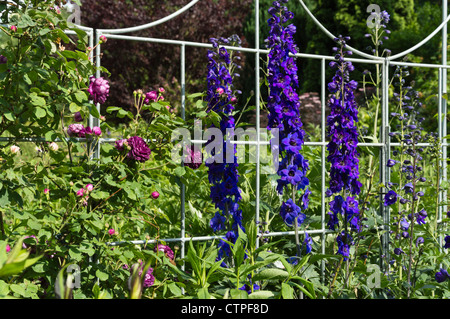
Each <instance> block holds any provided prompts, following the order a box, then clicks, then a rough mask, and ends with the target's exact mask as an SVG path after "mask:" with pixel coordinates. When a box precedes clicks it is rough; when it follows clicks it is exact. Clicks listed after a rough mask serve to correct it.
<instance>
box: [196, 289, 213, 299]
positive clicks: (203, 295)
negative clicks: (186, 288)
mask: <svg viewBox="0 0 450 319" xmlns="http://www.w3.org/2000/svg"><path fill="white" fill-rule="evenodd" d="M197 298H198V299H211V295H210V294H209V292H208V289H207V288H200V289H199V290H198V292H197Z"/></svg>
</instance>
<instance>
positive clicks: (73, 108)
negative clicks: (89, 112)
mask: <svg viewBox="0 0 450 319" xmlns="http://www.w3.org/2000/svg"><path fill="white" fill-rule="evenodd" d="M69 110H70V112H72V113H76V112H79V111H80V110H81V106H79V105H78V104H76V103H74V102H72V103H70V105H69Z"/></svg>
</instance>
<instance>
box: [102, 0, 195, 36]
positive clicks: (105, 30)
mask: <svg viewBox="0 0 450 319" xmlns="http://www.w3.org/2000/svg"><path fill="white" fill-rule="evenodd" d="M198 1H200V0H193V1H191V2H189V3H188V4H187V5H185V6H184V7H183V8H181V9H179V10H177V11H175V12H174V13H172V14H170V15H168V16H166V17H164V18H162V19H159V20H156V21H153V22H150V23H147V24H143V25H140V26H136V27H130V28H123V29H98V30H97V31H98V34H101V33H102V32H105V33H109V34H120V33H129V32H134V31H140V30H144V29H148V28H151V27H154V26H156V25H158V24H161V23H164V22H166V21H169V20H171V19H173V18H175V17H176V16H178V15H179V14H181V13H183V12H185V11H186V10H188V9H189V8H190V7H192V6H193V5H194V4H196V3H197V2H198Z"/></svg>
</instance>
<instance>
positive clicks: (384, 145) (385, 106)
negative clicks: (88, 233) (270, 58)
mask: <svg viewBox="0 0 450 319" xmlns="http://www.w3.org/2000/svg"><path fill="white" fill-rule="evenodd" d="M199 1H200V0H193V1H190V2H189V3H188V4H186V5H185V6H184V7H182V8H181V9H179V10H177V11H176V12H174V13H172V14H170V15H168V16H166V17H164V18H162V19H159V20H157V21H154V22H151V23H148V24H144V25H141V26H135V27H130V28H123V29H97V30H95V34H94V30H93V29H92V28H87V27H82V26H78V27H79V28H80V29H83V30H84V31H86V32H87V35H88V37H89V45H90V46H91V47H94V38H95V44H97V47H96V61H95V63H96V66H97V67H100V66H101V58H100V57H101V45H100V44H99V39H100V36H101V35H105V36H107V38H110V39H117V40H125V41H138V42H152V43H161V44H167V45H175V46H179V47H180V49H181V56H180V68H181V76H180V83H181V116H182V118H183V119H184V118H185V101H186V96H185V84H186V83H185V63H186V61H185V59H186V57H185V48H186V46H193V47H203V48H211V47H212V45H211V44H206V43H200V42H189V41H180V40H168V39H158V38H147V37H137V36H132V35H124V34H128V33H132V32H135V31H140V30H144V29H148V28H152V27H155V26H157V25H159V24H162V23H164V22H167V21H169V20H171V19H173V18H175V17H177V16H179V15H180V14H182V13H184V12H186V11H187V10H189V9H190V8H191V7H192V6H194V5H196V4H197V3H198V2H199ZM299 3H300V5H301V6H302V7H303V9H304V10H305V12H306V13H307V14H308V16H309V17H310V18H311V20H312V21H313V22H314V23H315V24H316V25H317V26H318V27H319V28H320V29H321V30H322V31H323V32H324V33H325V34H327V35H328V36H329V37H330V38H335V35H333V34H332V33H331V32H330V31H328V30H327V29H326V28H325V27H324V26H323V25H322V24H321V23H320V22H319V21H318V20H317V19H316V18H315V16H314V15H313V14H312V13H311V12H310V10H309V9H308V7H307V6H306V5H305V3H304V2H303V1H302V0H299ZM447 11H448V8H447V1H446V0H443V1H442V23H441V24H440V25H439V26H438V27H437V28H436V29H435V30H434V31H433V32H432V33H431V34H430V35H429V36H427V37H426V38H425V39H423V40H422V41H421V42H419V43H418V44H416V45H414V46H412V47H411V48H409V49H408V50H406V51H404V52H401V53H398V54H396V55H393V56H390V57H386V58H382V57H376V56H373V55H370V54H367V53H364V52H361V51H359V50H357V49H355V48H353V47H348V48H349V49H350V50H351V51H353V52H354V53H355V54H357V55H359V56H361V57H362V59H361V58H348V59H347V60H348V61H351V62H353V63H364V64H379V65H380V66H381V68H382V76H383V78H382V92H383V93H382V96H383V100H382V107H381V115H382V116H381V122H382V125H381V128H380V142H377V143H359V144H358V145H359V146H360V147H377V148H379V150H380V155H381V156H380V160H381V162H380V166H379V167H380V181H381V182H382V183H383V184H384V185H385V184H386V183H387V182H388V181H389V170H388V169H387V168H386V162H387V160H388V158H389V154H390V149H391V147H392V146H398V145H399V143H391V142H390V141H389V137H388V135H387V134H388V132H389V121H388V114H389V101H388V98H387V97H388V78H389V74H388V70H389V66H410V67H423V68H436V69H438V74H439V85H438V103H439V104H438V108H439V109H438V115H439V117H438V131H439V132H438V133H439V138H441V139H442V154H443V159H442V161H441V165H442V166H441V167H442V174H441V178H442V180H447V165H446V157H447V146H448V144H447V139H446V136H447V121H446V116H445V115H446V114H447V102H446V100H445V99H444V94H446V93H447V70H448V69H449V68H450V66H449V65H448V63H447V24H448V22H449V21H450V15H448V12H447ZM447 15H448V16H447ZM254 18H255V47H254V48H241V47H231V46H226V48H227V49H228V50H238V51H241V52H249V53H253V54H254V55H255V95H256V96H257V97H258V96H259V94H260V91H259V77H260V73H259V72H260V70H259V68H260V56H261V55H264V54H267V53H268V52H269V51H268V50H264V49H261V48H260V47H259V43H260V34H259V0H255V12H254ZM440 31H441V32H442V60H441V64H424V63H410V62H401V61H398V59H399V58H401V57H403V56H405V55H407V54H409V53H411V52H413V51H414V50H416V49H418V48H419V47H421V46H423V45H424V44H426V43H427V42H428V41H429V40H430V39H431V38H432V37H434V36H435V35H436V34H437V33H438V32H440ZM69 33H70V32H69ZM92 54H93V52H91V59H92V58H93V55H92ZM296 56H297V57H299V58H307V59H316V60H319V61H320V62H321V107H322V114H321V140H320V141H319V142H305V145H307V146H314V147H320V148H321V168H322V175H321V184H322V194H321V204H322V208H321V228H320V229H315V230H308V233H309V234H318V235H321V249H322V253H324V252H325V239H326V234H327V233H328V230H327V229H326V222H325V217H326V203H325V191H326V183H325V182H326V169H325V163H326V160H325V159H326V145H327V142H326V141H325V138H326V135H325V127H326V125H325V123H326V119H325V109H326V76H325V71H326V61H331V60H334V57H333V56H327V55H317V54H305V53H298V54H296ZM100 75H101V74H100V71H99V69H98V71H97V74H96V76H97V77H100ZM96 107H97V110H98V111H99V112H100V105H97V106H96ZM89 125H90V126H95V125H98V119H97V118H94V117H93V116H92V115H91V116H90V117H89ZM256 137H257V140H256V142H254V141H248V142H244V143H245V144H253V145H256V200H255V202H256V207H255V216H256V221H259V220H260V215H259V214H260V203H259V200H260V158H259V155H260V146H261V145H266V144H267V143H268V142H266V141H261V140H260V103H259V98H256ZM9 140H11V138H7V137H0V142H1V141H9ZM14 140H15V141H41V140H43V138H39V137H38V138H27V139H14ZM79 140H80V142H81V141H83V140H84V139H79ZM113 141H114V140H113V139H108V138H100V140H99V144H101V143H110V142H113ZM193 142H194V143H202V142H205V141H193ZM419 145H422V146H429V144H427V143H423V144H419ZM99 149H100V148H99V147H98V148H97V151H96V152H95V154H94V157H97V158H99V157H100V153H99ZM440 196H441V197H440V199H441V201H443V200H445V199H446V197H447V194H446V191H443V192H441V194H440ZM180 201H181V203H180V204H181V230H180V237H178V238H165V239H159V240H162V241H166V242H180V243H181V257H182V258H184V256H185V242H186V241H190V240H193V241H207V240H212V239H217V238H220V236H196V237H186V233H185V217H186V216H185V186H184V185H182V186H181V198H180ZM445 210H447V206H442V207H440V210H439V216H438V222H441V221H442V212H443V211H445ZM381 214H382V217H383V218H384V224H385V225H387V223H388V222H389V211H388V209H386V208H384V207H381ZM299 233H304V231H300V232H299ZM294 234H295V232H294V231H285V232H270V233H268V234H264V236H269V237H271V236H292V235H294ZM154 242H156V240H133V241H127V242H126V243H132V244H137V245H141V244H147V243H154ZM122 243H125V242H111V243H110V245H113V246H114V245H121V244H122ZM384 245H385V247H384V248H385V251H388V250H387V245H388V241H387V240H385V241H384Z"/></svg>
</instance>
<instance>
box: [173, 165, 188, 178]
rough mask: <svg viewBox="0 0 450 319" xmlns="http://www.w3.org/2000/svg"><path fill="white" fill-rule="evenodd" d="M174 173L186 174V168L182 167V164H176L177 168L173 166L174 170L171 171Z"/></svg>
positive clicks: (179, 175) (178, 174)
mask: <svg viewBox="0 0 450 319" xmlns="http://www.w3.org/2000/svg"><path fill="white" fill-rule="evenodd" d="M173 172H174V173H175V175H177V176H178V177H181V176H183V175H184V174H186V169H185V168H184V166H178V167H177V168H175V170H174V171H173Z"/></svg>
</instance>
